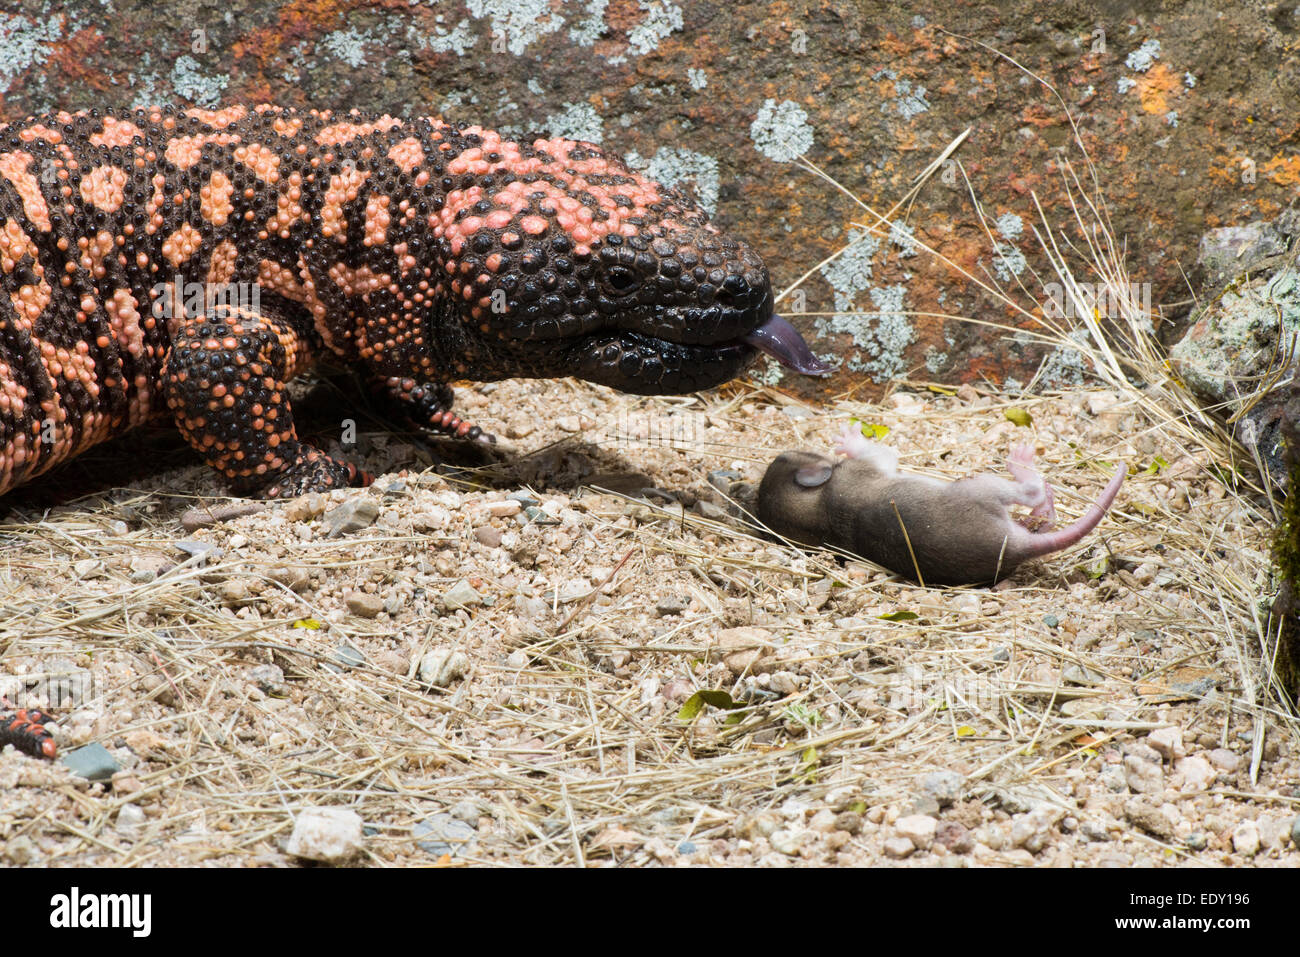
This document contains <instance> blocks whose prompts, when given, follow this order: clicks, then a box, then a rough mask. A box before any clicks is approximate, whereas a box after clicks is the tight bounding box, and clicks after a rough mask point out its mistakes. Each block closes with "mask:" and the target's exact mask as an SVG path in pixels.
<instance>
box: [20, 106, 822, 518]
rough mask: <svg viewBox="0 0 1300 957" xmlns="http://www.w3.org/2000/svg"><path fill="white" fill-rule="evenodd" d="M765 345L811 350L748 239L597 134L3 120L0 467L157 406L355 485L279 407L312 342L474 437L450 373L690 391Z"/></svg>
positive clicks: (143, 117) (233, 461)
mask: <svg viewBox="0 0 1300 957" xmlns="http://www.w3.org/2000/svg"><path fill="white" fill-rule="evenodd" d="M196 290H197V292H196ZM214 293H215V294H214ZM778 326H779V328H777V327H778ZM764 333H766V336H764ZM764 338H765V339H766V342H764V341H762V340H764ZM791 342H794V343H796V344H795V345H794V346H791V344H790V343H791ZM773 343H775V345H773ZM755 345H757V346H759V347H760V348H764V350H765V351H768V352H769V353H771V354H773V355H774V356H776V357H777V358H780V359H782V361H787V360H788V359H790V358H791V354H792V350H793V352H794V353H798V352H799V351H800V348H799V347H802V348H803V350H804V351H805V353H806V346H803V343H802V340H799V339H798V336H797V334H796V333H794V331H793V330H792V329H790V327H789V326H788V325H786V324H785V323H784V322H783V321H782V320H780V318H779V317H776V316H774V315H773V313H772V293H771V287H770V284H769V280H768V274H767V270H766V269H765V267H764V266H763V263H762V261H761V259H760V258H759V257H758V255H757V254H756V253H755V252H754V251H753V250H752V249H751V248H750V247H749V246H747V245H745V244H744V243H743V242H740V241H738V240H736V239H733V238H731V237H728V236H726V235H724V234H722V233H721V232H720V231H719V230H718V229H717V228H716V227H715V226H713V225H712V224H711V223H709V222H708V218H707V216H706V215H705V214H704V212H703V211H702V210H700V209H699V208H698V207H697V206H696V205H694V204H693V203H691V202H690V201H689V200H687V199H686V198H685V197H684V196H683V195H682V194H680V193H678V192H677V191H675V190H673V189H670V188H667V187H664V186H661V185H659V184H657V183H655V182H653V181H651V180H648V179H646V178H645V177H643V176H641V175H640V174H638V173H635V172H633V171H631V170H630V169H628V167H627V166H626V165H624V163H623V162H622V161H621V160H620V159H619V158H617V157H616V156H613V155H611V154H609V153H606V152H605V151H603V150H602V149H601V148H600V147H598V146H595V145H593V144H590V143H581V142H575V141H571V140H563V139H540V138H539V139H533V140H530V141H528V142H515V141H511V140H508V139H504V138H502V137H501V136H499V135H498V134H496V133H493V132H491V131H489V130H484V129H481V128H479V127H473V126H471V127H456V126H452V125H449V124H447V123H444V122H443V121H441V120H439V119H437V118H436V117H421V118H415V119H397V118H393V117H390V116H374V115H364V114H359V113H356V112H352V113H348V114H346V115H343V114H339V115H334V114H331V113H330V112H328V111H322V112H317V111H315V110H313V111H310V112H295V111H292V110H287V109H280V108H278V107H274V106H266V105H262V106H257V107H253V108H248V107H244V106H231V107H228V108H226V109H222V110H219V111H208V110H184V111H181V110H173V109H166V108H151V109H144V110H138V111H135V112H117V113H100V112H97V111H90V112H87V113H78V114H69V113H57V114H52V115H48V116H35V117H28V118H27V119H25V120H22V121H20V122H15V123H11V124H9V125H7V126H3V127H0V493H3V492H5V491H8V490H9V489H11V488H14V487H15V486H18V485H21V484H23V483H25V482H29V481H31V480H32V479H33V478H34V477H36V476H38V475H41V474H42V473H44V472H45V471H47V470H48V469H50V468H51V467H53V466H54V465H56V464H58V463H60V462H63V461H66V460H67V459H69V458H71V457H72V456H75V455H77V454H78V453H80V452H82V451H84V450H85V449H86V448H88V447H90V446H92V445H94V444H96V443H98V442H102V441H104V440H106V439H108V438H111V437H113V436H116V435H119V434H121V433H122V432H125V431H126V430H128V429H131V428H133V427H135V426H137V425H140V424H141V423H143V422H146V421H148V420H151V419H156V418H164V419H165V418H167V417H170V418H171V419H172V420H173V421H175V423H176V425H177V427H178V428H179V429H180V431H181V433H182V434H183V435H184V436H185V438H186V439H187V441H188V442H189V443H190V444H191V445H192V446H193V447H194V448H195V449H196V450H198V452H199V453H200V454H201V455H202V456H203V458H204V459H205V460H206V461H207V462H208V463H209V464H210V465H211V466H212V467H214V468H215V469H217V470H218V471H220V472H221V474H222V475H224V476H225V477H226V478H227V479H228V480H229V482H230V484H231V486H232V487H233V488H234V489H235V490H236V491H239V492H242V493H246V494H247V493H251V494H259V495H263V496H267V497H275V496H288V495H297V494H301V493H304V492H308V491H319V490H324V489H329V488H337V487H341V486H346V485H358V484H365V483H366V482H367V481H369V477H368V476H366V475H365V474H364V473H361V472H359V471H358V470H357V469H356V468H355V467H354V466H353V465H351V464H350V463H348V462H345V461H341V460H338V459H335V458H331V457H330V456H328V455H326V454H325V453H324V452H322V451H320V450H319V449H316V448H313V447H311V446H310V445H308V444H306V443H303V442H301V441H300V440H299V439H298V437H297V433H296V431H295V429H294V423H293V412H292V409H291V408H290V403H289V400H288V396H287V393H286V390H285V387H286V384H287V383H288V382H289V381H290V380H291V379H292V378H293V377H294V376H296V375H299V374H301V373H302V372H303V371H304V370H306V369H308V368H309V367H310V366H311V365H312V364H313V363H314V361H315V360H316V359H317V358H318V357H320V356H321V355H323V354H330V355H332V356H334V357H336V359H337V360H338V361H341V362H342V363H344V364H347V365H349V366H352V367H355V368H358V369H361V370H362V371H363V375H364V378H365V379H367V380H368V381H369V382H370V383H372V384H373V386H374V388H375V389H376V391H378V392H379V393H381V394H383V395H384V396H386V397H387V398H388V399H390V400H392V401H393V402H395V403H397V404H398V406H399V407H400V408H401V409H402V410H403V414H404V415H405V417H406V418H408V419H409V420H410V421H412V422H414V423H415V424H417V425H418V426H421V427H423V428H426V429H431V430H434V431H439V432H444V433H448V434H451V435H455V436H461V437H464V438H468V439H474V438H490V437H488V436H485V435H483V433H481V431H480V430H479V429H478V428H477V427H476V426H473V425H471V424H470V423H468V422H465V421H464V420H462V419H460V418H459V417H458V416H457V415H455V413H453V412H452V411H451V404H452V390H451V388H450V386H449V385H448V383H449V382H450V381H451V380H454V379H478V380H490V379H500V378H506V377H511V376H525V377H534V378H547V377H555V376H564V375H576V376H580V377H581V378H584V379H588V380H591V381H594V382H599V383H603V384H606V385H610V386H613V387H616V388H618V389H622V390H624V391H627V392H636V393H655V394H658V393H679V392H691V391H695V390H698V389H704V388H708V387H711V386H713V385H716V384H718V383H721V382H724V381H726V380H727V379H729V378H732V377H733V376H735V375H736V374H738V373H739V372H740V371H741V370H743V369H744V368H745V366H746V365H747V364H748V363H749V362H750V361H751V359H752V358H753V357H754V355H755V350H754V346H755ZM808 355H809V356H810V354H808ZM811 361H812V360H811V358H810V359H809V362H811ZM794 364H795V366H796V367H798V364H797V362H795V363H794Z"/></svg>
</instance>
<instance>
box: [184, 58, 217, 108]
mask: <svg viewBox="0 0 1300 957" xmlns="http://www.w3.org/2000/svg"><path fill="white" fill-rule="evenodd" d="M171 81H172V89H173V90H175V91H176V93H177V95H179V96H183V97H185V99H187V100H189V101H190V102H191V103H193V104H194V105H195V106H201V107H205V108H210V107H216V106H217V105H218V104H220V102H221V94H222V92H223V91H224V90H225V89H226V84H227V83H229V82H230V78H229V77H225V76H209V75H208V74H206V73H204V72H203V68H202V67H201V66H200V64H199V61H198V60H196V59H194V57H192V56H189V55H188V54H187V55H185V56H182V57H178V58H177V60H176V64H175V66H173V67H172V75H171Z"/></svg>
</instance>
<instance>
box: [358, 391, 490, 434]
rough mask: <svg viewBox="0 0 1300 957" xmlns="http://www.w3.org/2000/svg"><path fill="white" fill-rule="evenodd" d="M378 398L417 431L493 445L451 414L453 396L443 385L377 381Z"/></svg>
mask: <svg viewBox="0 0 1300 957" xmlns="http://www.w3.org/2000/svg"><path fill="white" fill-rule="evenodd" d="M379 392H380V394H381V395H382V396H383V397H384V398H386V399H388V400H389V402H390V403H391V404H392V406H393V407H394V408H395V409H396V410H397V412H398V414H400V415H401V416H402V417H403V418H405V419H407V420H408V421H409V422H411V423H412V424H413V425H415V426H416V427H417V428H421V429H430V430H432V431H434V432H442V433H444V434H446V435H450V436H452V437H454V438H458V439H468V440H469V441H471V442H485V443H487V444H490V445H495V444H496V441H497V437H496V436H495V435H493V434H492V433H491V432H484V431H483V430H482V429H481V428H479V427H478V426H477V425H474V424H473V423H471V422H466V421H465V420H464V419H462V418H461V417H460V416H458V415H457V414H456V413H454V412H452V411H451V404H452V402H453V401H454V398H455V396H454V394H453V393H452V391H451V386H449V385H447V384H446V383H443V382H416V381H415V380H414V379H402V378H398V377H396V376H394V377H391V378H385V379H381V380H380V381H379Z"/></svg>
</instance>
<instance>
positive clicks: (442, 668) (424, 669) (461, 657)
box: [420, 648, 469, 688]
mask: <svg viewBox="0 0 1300 957" xmlns="http://www.w3.org/2000/svg"><path fill="white" fill-rule="evenodd" d="M468 673H469V658H468V657H466V656H465V654H464V652H460V651H453V650H451V649H450V648H435V649H434V650H433V651H430V652H427V653H426V654H425V656H424V657H423V658H421V659H420V680H421V681H423V682H424V683H425V684H428V685H432V686H433V687H435V688H446V687H448V686H449V685H450V684H451V683H452V682H453V681H457V680H459V679H461V678H464V677H465V675H467V674H468Z"/></svg>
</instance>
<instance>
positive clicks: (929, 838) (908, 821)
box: [894, 814, 939, 851]
mask: <svg viewBox="0 0 1300 957" xmlns="http://www.w3.org/2000/svg"><path fill="white" fill-rule="evenodd" d="M938 826H939V822H938V821H936V820H935V819H934V818H932V817H930V815H928V814H909V815H907V817H900V818H899V819H898V820H897V821H895V822H894V832H895V833H896V834H897V835H898V836H899V837H905V838H907V839H908V840H909V841H911V842H912V846H913V847H915V848H916V849H917V850H919V851H924V850H925V849H926V848H928V847H929V846H930V845H931V844H932V843H934V832H935V830H936V829H937V828H938Z"/></svg>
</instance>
